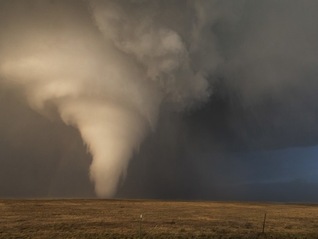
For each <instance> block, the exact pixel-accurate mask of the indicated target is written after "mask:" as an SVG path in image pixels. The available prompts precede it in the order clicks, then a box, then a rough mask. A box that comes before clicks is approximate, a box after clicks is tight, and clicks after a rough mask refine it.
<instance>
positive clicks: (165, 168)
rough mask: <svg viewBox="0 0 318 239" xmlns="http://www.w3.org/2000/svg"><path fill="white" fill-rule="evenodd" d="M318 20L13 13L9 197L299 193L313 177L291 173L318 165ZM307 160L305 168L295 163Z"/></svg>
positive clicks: (283, 6)
mask: <svg viewBox="0 0 318 239" xmlns="http://www.w3.org/2000/svg"><path fill="white" fill-rule="evenodd" d="M317 12H318V3H317V2H316V1H279V2H278V1H248V0H246V1H230V0H229V1H204V2H203V1H183V2H180V1H98V0H96V1H28V2H22V1H1V2H0V52H1V54H0V87H1V90H0V98H1V102H0V103H1V108H2V110H1V111H0V114H1V119H0V122H1V123H0V132H1V139H0V148H1V159H0V164H1V171H2V173H1V182H2V183H1V184H0V187H1V192H2V193H1V194H2V196H6V197H11V196H39V197H41V196H59V197H65V196H67V197H68V196H70V197H72V196H78V197H89V196H92V195H93V192H92V191H93V189H92V188H94V187H95V192H96V193H97V195H99V196H101V197H111V196H120V197H155V198H204V199H206V198H208V199H213V198H214V199H231V198H234V199H235V198H236V199H249V196H251V195H253V192H255V190H254V187H255V188H257V187H258V186H259V185H261V186H262V187H263V188H266V187H267V186H266V185H268V184H273V185H276V186H277V185H278V186H277V187H280V186H279V185H281V184H282V183H290V184H288V185H291V186H290V187H286V188H290V189H289V190H288V192H292V191H293V189H295V190H294V191H297V190H298V189H297V187H298V186H299V180H298V179H299V178H302V177H303V178H305V179H306V180H309V179H308V175H306V172H308V171H306V170H299V171H297V170H296V171H295V170H293V169H296V168H299V165H307V164H310V165H312V164H313V161H312V158H311V157H307V158H303V157H304V155H306V149H308V150H309V151H310V150H313V151H314V149H313V148H308V147H309V146H315V145H316V144H317V142H318V128H317V126H316V125H317V124H316V122H317V120H316V119H317V112H318V111H317V110H318V108H317V106H316V101H317V98H318V96H317V94H316V90H317V89H318V85H317V84H318V81H317V80H316V77H317V76H318V57H317V53H318V44H317V42H318V28H317V22H318V14H317ZM81 139H82V140H83V142H84V144H83V143H82V142H81ZM295 147H297V148H298V149H299V150H298V151H297V154H296V155H298V158H303V159H297V160H296V159H295V160H293V161H291V156H290V154H289V153H288V152H289V151H290V150H291V151H292V152H293V150H295V149H293V148H295ZM300 147H304V148H303V149H302V148H300ZM306 147H307V148H306ZM275 152H276V153H275ZM251 155H252V156H251ZM277 155H279V156H277ZM277 158H279V160H278V159H277ZM275 159H277V160H275ZM284 159H285V161H284ZM256 162H257V163H256ZM286 162H288V163H287V165H291V166H290V167H289V168H290V170H289V173H288V172H287V173H281V176H278V175H279V173H277V172H282V171H281V170H279V169H280V168H281V167H282V165H286ZM295 162H297V163H295ZM259 165H266V166H263V167H258V166H259ZM305 168H306V167H305ZM269 169H272V170H269ZM262 170H264V171H266V172H267V173H266V175H267V176H266V177H265V176H264V175H263V174H262V173H261V172H263V171H262ZM253 171H255V172H258V173H256V174H252V173H251V172H253ZM311 174H313V172H311ZM262 175H263V176H262ZM125 178H126V179H125ZM314 179H315V177H313V176H311V177H310V180H314ZM286 180H287V181H286ZM301 180H302V179H301ZM315 180H316V179H315ZM238 182H239V183H238ZM301 182H303V181H301ZM306 182H307V181H306ZM314 183H315V182H311V181H310V182H309V184H310V186H308V188H309V187H315V186H311V185H314ZM93 184H94V185H93ZM248 185H250V186H248ZM251 185H257V186H251ZM264 185H265V186H264ZM293 185H294V186H295V185H296V186H295V187H293ZM297 185H298V186H297ZM306 185H307V184H306ZM276 186H269V188H275V187H276ZM247 188H249V189H247ZM302 188H304V187H302ZM234 189H235V190H234ZM296 189H297V190H296ZM265 191H266V190H265ZM267 191H268V190H267ZM116 192H117V193H116ZM227 192H231V193H227ZM296 193H297V192H296ZM257 194H258V195H260V196H258V197H254V198H253V197H250V198H252V199H255V200H261V199H262V198H263V199H264V198H265V199H266V195H268V194H269V193H268V194H267V193H266V192H265V193H263V194H261V193H257ZM278 194H279V193H278ZM278 194H277V197H276V199H277V200H288V198H283V197H280V196H279V195H278ZM283 194H286V192H285V193H283ZM287 195H288V193H287ZM302 195H306V194H304V193H302ZM293 198H295V199H296V200H302V198H298V197H293V195H290V197H289V199H290V200H293ZM308 198H309V199H310V195H307V196H304V200H305V199H308ZM311 198H312V199H313V200H316V198H317V197H316V196H311ZM269 200H275V198H269Z"/></svg>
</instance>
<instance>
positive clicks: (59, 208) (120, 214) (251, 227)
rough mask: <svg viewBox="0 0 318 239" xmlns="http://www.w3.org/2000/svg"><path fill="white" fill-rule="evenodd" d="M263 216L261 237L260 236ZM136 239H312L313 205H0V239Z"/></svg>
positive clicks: (316, 234)
mask: <svg viewBox="0 0 318 239" xmlns="http://www.w3.org/2000/svg"><path fill="white" fill-rule="evenodd" d="M265 213H266V224H265V233H264V234H262V233H261V232H262V230H263V220H264V214H265ZM141 214H142V215H143V219H142V221H140V215H141ZM140 226H141V228H140ZM140 236H141V237H142V238H307V239H310V238H318V205H313V204H276V203H236V202H177V201H140V200H81V199H76V200H73V199H69V200H0V238H5V239H8V238H34V239H37V238H140Z"/></svg>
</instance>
